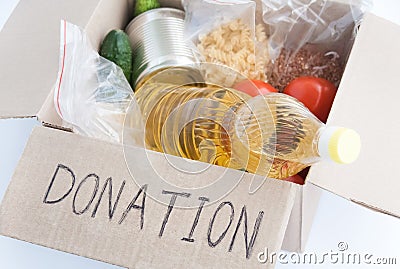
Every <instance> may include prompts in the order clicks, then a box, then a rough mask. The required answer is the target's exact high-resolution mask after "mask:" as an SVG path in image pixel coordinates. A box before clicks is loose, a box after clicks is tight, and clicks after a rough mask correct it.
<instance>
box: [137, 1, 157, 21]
mask: <svg viewBox="0 0 400 269" xmlns="http://www.w3.org/2000/svg"><path fill="white" fill-rule="evenodd" d="M159 7H160V3H159V2H158V0H136V2H135V11H134V14H133V16H134V17H136V16H138V15H139V14H142V13H143V12H146V11H147V10H150V9H155V8H159Z"/></svg>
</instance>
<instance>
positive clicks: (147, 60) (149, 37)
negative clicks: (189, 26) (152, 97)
mask: <svg viewBox="0 0 400 269" xmlns="http://www.w3.org/2000/svg"><path fill="white" fill-rule="evenodd" d="M184 18H185V13H184V12H183V11H182V10H179V9H174V8H157V9H152V10H149V11H147V12H144V13H142V14H140V15H139V16H137V17H136V18H134V19H133V20H132V21H131V22H130V23H129V24H128V26H127V27H126V33H127V34H128V36H129V38H130V40H131V44H132V49H133V57H134V59H133V70H134V71H133V80H132V84H133V85H135V86H136V88H138V85H140V84H142V83H143V80H144V78H145V77H148V76H150V75H152V74H154V73H155V72H157V71H160V70H165V69H167V68H170V67H179V68H175V70H177V72H175V73H170V74H171V76H170V77H169V79H170V80H171V81H169V82H170V83H174V84H175V83H190V82H192V81H193V82H199V80H201V79H202V78H201V75H200V72H199V71H198V70H196V68H194V67H195V66H196V63H197V60H196V57H195V53H194V52H193V47H191V46H190V44H189V42H188V41H187V40H185V38H184Z"/></svg>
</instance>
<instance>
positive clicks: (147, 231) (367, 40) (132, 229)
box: [0, 0, 400, 268]
mask: <svg viewBox="0 0 400 269" xmlns="http://www.w3.org/2000/svg"><path fill="white" fill-rule="evenodd" d="M179 3H180V1H179V0H169V1H162V4H163V5H166V6H179ZM78 6H79V12H77V7H78ZM44 7H46V10H49V11H51V12H46V14H45V16H44V15H43V10H44ZM131 7H132V3H131V2H129V1H119V2H118V3H116V2H115V1H111V0H89V1H85V2H84V3H83V2H82V1H78V0H70V1H61V0H60V1H46V0H38V1H35V3H31V1H24V0H21V1H20V3H19V5H18V6H17V8H16V9H15V11H14V13H13V15H12V16H11V17H10V19H9V21H8V22H7V24H6V25H5V27H4V29H3V30H2V32H1V33H0V59H1V60H2V61H1V64H0V88H1V89H2V90H1V91H0V117H1V118H11V117H36V118H37V119H38V120H39V121H41V122H42V123H43V126H42V127H37V128H35V129H34V131H33V133H32V135H31V137H30V139H29V142H28V144H27V146H26V149H25V151H24V154H23V156H22V158H21V160H20V162H19V164H18V167H17V169H16V171H15V173H14V175H13V178H12V181H11V183H10V185H9V188H8V190H7V193H6V195H5V197H4V199H3V201H2V204H1V207H0V233H1V234H3V235H6V236H9V237H13V238H17V239H20V240H24V241H28V242H32V243H35V244H39V245H43V246H47V247H51V248H55V249H58V250H62V251H66V252H70V253H74V254H77V255H82V256H85V257H89V258H93V259H97V260H101V261H105V262H108V263H112V264H116V265H120V266H124V267H129V268H149V267H150V268H161V267H163V268H164V267H168V268H184V267H185V268H186V267H190V268H217V267H220V268H221V267H222V268H254V267H258V266H264V267H266V268H272V267H273V265H271V264H266V265H261V264H260V263H259V262H258V261H257V256H258V253H259V252H260V251H263V250H264V249H265V248H268V250H269V251H270V252H274V251H275V252H277V251H279V250H280V248H281V244H282V241H283V238H284V235H285V232H286V236H285V240H284V243H285V245H284V248H285V249H288V250H299V249H300V248H301V245H304V243H305V241H306V238H307V236H308V233H309V230H310V228H311V223H312V216H313V213H314V211H315V209H316V207H317V202H318V197H319V188H317V187H315V186H313V184H314V185H317V186H319V187H321V188H323V189H327V190H329V191H332V192H334V193H336V194H338V195H341V196H343V197H345V198H347V199H349V200H351V201H354V202H356V203H359V204H361V205H364V206H367V207H369V208H372V209H374V210H378V211H381V212H384V213H387V214H391V215H393V216H397V217H398V216H400V201H399V200H398V199H397V190H398V187H399V182H398V180H396V177H395V176H394V171H396V165H397V162H396V161H397V160H398V158H397V152H400V146H399V145H398V143H395V141H396V138H397V137H398V135H399V130H400V121H399V120H398V119H397V114H398V113H397V102H398V101H397V99H398V98H396V97H397V96H399V93H398V91H397V90H396V88H395V85H397V84H396V75H397V65H398V62H400V56H399V54H397V53H396V51H397V49H398V47H399V45H400V26H397V25H394V24H392V23H390V22H387V21H385V20H383V19H381V18H378V17H376V16H373V15H368V16H367V18H366V19H365V21H364V23H363V25H362V27H361V30H360V32H359V34H358V37H357V40H356V43H355V45H354V48H353V51H352V54H351V56H350V59H349V62H348V65H347V68H346V72H345V75H344V77H343V80H342V83H341V85H340V89H339V91H338V94H337V97H336V100H335V103H334V106H333V108H332V111H331V115H330V118H329V124H331V125H341V126H346V127H350V128H354V129H355V130H357V131H358V132H359V133H360V135H361V137H362V140H363V144H364V147H363V149H362V153H361V156H360V158H359V160H358V161H357V162H356V163H354V164H352V165H348V166H339V165H335V164H323V163H321V164H318V165H315V166H314V167H313V168H312V169H311V172H310V175H309V177H308V178H307V181H308V184H306V185H305V186H304V187H300V186H297V185H294V184H291V183H288V182H283V181H278V180H272V179H267V180H266V182H265V184H264V185H263V186H262V188H261V189H260V190H259V191H257V192H256V193H255V194H248V186H249V180H250V179H251V178H252V175H250V174H247V175H246V176H245V177H244V178H243V180H242V181H241V182H240V183H239V184H238V185H237V186H236V187H235V188H234V189H233V190H232V191H231V192H230V193H228V194H227V195H226V196H225V197H223V198H222V199H221V200H220V201H218V202H216V203H207V201H206V199H204V198H201V197H207V195H209V194H208V193H196V192H193V193H174V191H176V190H174V189H171V188H169V189H164V186H162V185H157V184H151V182H152V180H151V179H152V177H154V171H153V170H151V169H147V167H146V164H145V163H144V164H143V171H138V172H137V173H136V174H135V177H138V178H136V180H138V179H139V181H140V182H149V183H148V184H143V185H141V186H137V185H136V183H135V181H133V179H132V178H131V174H130V172H129V171H128V169H127V167H126V165H125V161H124V154H123V150H122V146H121V145H115V144H111V143H107V142H104V141H100V140H96V139H91V138H87V137H82V136H79V135H77V134H73V133H70V132H68V130H66V128H65V127H66V126H63V123H62V121H61V119H60V118H59V117H58V115H57V113H56V112H55V110H54V105H53V90H54V83H55V79H56V76H57V70H58V53H59V22H60V19H66V20H68V21H70V22H72V23H74V24H77V25H79V26H81V27H84V28H85V29H86V30H87V32H88V34H89V36H90V37H91V41H92V43H93V44H94V45H96V46H97V47H98V46H99V44H100V41H101V40H102V38H103V37H104V35H105V34H106V33H107V32H108V31H109V30H111V29H113V28H121V27H123V26H124V25H126V23H127V22H128V19H129V15H128V14H129V10H130V9H131ZM377 89H379V90H377ZM381 140H383V141H385V142H386V143H382V142H381ZM140 150H141V149H138V148H131V149H130V150H129V151H128V153H127V154H131V155H130V156H133V158H134V157H135V156H136V154H137V152H138V151H140ZM147 153H148V158H149V159H151V160H152V162H153V164H156V166H157V168H158V171H162V173H163V174H164V175H166V176H168V177H170V178H175V179H176V180H177V181H185V180H187V175H184V174H179V173H178V172H177V171H176V170H174V169H172V168H171V167H170V166H169V163H168V162H167V160H165V159H164V157H163V155H161V154H159V153H155V152H151V151H148V152H147ZM170 158H172V159H174V162H178V163H179V162H181V163H183V162H186V161H185V160H183V159H180V158H176V157H170ZM137 161H138V162H142V161H143V160H140V159H139V158H138V159H137ZM192 165H193V166H197V165H200V164H199V163H197V162H192ZM207 173H208V174H207V175H209V176H216V175H219V174H221V173H225V176H226V177H225V179H229V177H237V176H239V175H241V172H240V171H235V170H230V169H225V168H222V167H217V166H212V167H211V168H210V169H208V170H207ZM194 178H195V179H196V180H199V181H201V180H203V179H204V175H202V176H197V177H196V176H194ZM256 179H261V177H256ZM378 179H379V180H378ZM310 183H312V184H310ZM148 193H151V195H148ZM154 196H157V197H154ZM154 198H157V200H159V201H162V202H163V203H159V202H156V200H155V199H154ZM202 202H204V206H203V207H202V209H201V211H200V209H198V208H192V209H183V208H180V207H183V206H185V205H187V204H188V203H191V204H193V203H198V204H199V205H200V204H201V203H202ZM289 217H290V220H289Z"/></svg>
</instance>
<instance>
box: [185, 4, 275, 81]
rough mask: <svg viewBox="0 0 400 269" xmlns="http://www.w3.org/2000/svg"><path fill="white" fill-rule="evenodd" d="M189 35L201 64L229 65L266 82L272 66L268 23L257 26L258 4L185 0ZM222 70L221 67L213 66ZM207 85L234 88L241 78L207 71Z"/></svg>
mask: <svg viewBox="0 0 400 269" xmlns="http://www.w3.org/2000/svg"><path fill="white" fill-rule="evenodd" d="M182 3H183V6H184V8H185V12H186V16H185V36H186V37H187V38H188V39H189V40H190V41H191V42H192V44H193V45H194V46H196V48H195V51H197V52H198V53H199V54H200V55H199V59H200V61H203V62H208V63H214V64H221V65H226V66H228V67H230V68H232V69H234V70H235V71H237V72H238V73H240V74H241V75H243V76H245V77H247V78H250V79H259V80H264V81H265V80H266V79H267V78H266V67H267V64H268V63H269V56H268V49H267V36H266V33H265V29H264V24H258V23H256V19H255V17H256V16H255V14H256V2H254V1H249V0H233V1H228V0H219V1H214V0H183V1H182ZM212 66H215V68H218V65H212ZM205 79H206V81H207V82H212V83H216V84H220V85H224V86H232V85H233V83H235V82H237V79H235V78H232V77H229V78H226V76H224V75H223V73H222V72H220V71H219V70H207V72H206V74H205Z"/></svg>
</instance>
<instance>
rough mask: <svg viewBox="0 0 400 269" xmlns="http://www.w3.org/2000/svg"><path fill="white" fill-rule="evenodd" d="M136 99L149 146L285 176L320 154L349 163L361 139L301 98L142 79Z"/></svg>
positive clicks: (194, 157)
mask: <svg viewBox="0 0 400 269" xmlns="http://www.w3.org/2000/svg"><path fill="white" fill-rule="evenodd" d="M135 95H136V98H137V101H138V104H139V106H140V108H141V111H142V114H143V117H144V121H145V132H146V133H145V139H146V146H147V147H148V148H149V149H152V150H155V151H159V152H164V153H167V154H171V155H176V156H179V157H183V158H189V159H192V160H199V161H203V162H207V163H211V164H216V165H220V166H225V167H230V168H234V169H245V170H247V171H248V172H251V173H255V174H260V175H264V176H267V177H270V178H277V179H283V178H287V177H289V176H292V175H295V174H297V173H298V172H299V171H301V170H303V169H304V168H305V167H307V166H310V165H312V164H314V163H316V162H319V161H321V160H331V161H334V162H337V163H351V162H353V161H354V160H356V159H357V157H358V154H359V151H360V146H361V143H360V137H359V135H358V134H357V133H356V132H355V131H353V130H350V129H346V128H340V127H326V126H325V125H324V124H323V123H322V122H320V121H319V120H318V119H317V118H316V117H315V116H314V115H313V114H312V113H311V112H310V111H309V110H308V109H307V108H306V107H304V105H303V104H302V103H300V102H298V101H297V100H296V99H294V98H292V97H290V96H288V95H285V94H280V93H270V94H266V95H260V96H257V97H253V98H251V97H250V96H248V95H247V94H244V93H242V92H239V91H236V90H234V89H230V88H224V87H221V86H216V85H210V84H186V85H179V86H178V85H176V84H169V83H164V82H159V83H157V82H153V83H144V84H143V85H142V86H141V87H140V88H138V89H137V90H136V94H135Z"/></svg>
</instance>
